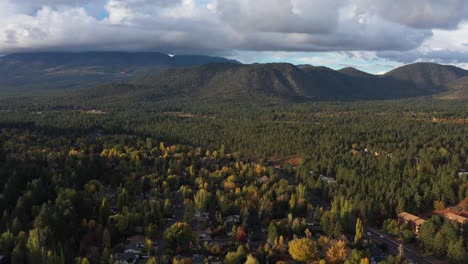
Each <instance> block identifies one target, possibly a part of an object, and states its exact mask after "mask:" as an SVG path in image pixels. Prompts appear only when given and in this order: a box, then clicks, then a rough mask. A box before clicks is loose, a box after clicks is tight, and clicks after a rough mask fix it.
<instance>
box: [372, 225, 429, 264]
mask: <svg viewBox="0 0 468 264" xmlns="http://www.w3.org/2000/svg"><path fill="white" fill-rule="evenodd" d="M364 232H365V233H366V235H367V233H369V234H371V235H370V236H368V237H369V238H370V239H372V240H374V241H376V242H378V243H383V244H385V245H387V247H388V250H389V251H390V253H392V254H393V255H398V253H399V252H398V246H399V244H398V242H396V241H395V240H393V239H391V238H388V237H387V236H386V235H385V234H383V233H381V232H379V231H378V230H376V229H373V228H370V227H364ZM404 251H405V257H406V259H408V260H410V261H412V262H413V263H426V264H432V262H431V261H430V260H428V259H427V258H425V257H423V256H421V255H419V254H418V253H416V252H414V251H413V250H411V249H409V248H407V247H404Z"/></svg>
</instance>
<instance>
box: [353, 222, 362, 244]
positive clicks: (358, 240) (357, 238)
mask: <svg viewBox="0 0 468 264" xmlns="http://www.w3.org/2000/svg"><path fill="white" fill-rule="evenodd" d="M363 235H364V227H363V226H362V222H361V218H358V219H357V222H356V235H355V236H354V243H356V244H357V243H361V240H362V237H363Z"/></svg>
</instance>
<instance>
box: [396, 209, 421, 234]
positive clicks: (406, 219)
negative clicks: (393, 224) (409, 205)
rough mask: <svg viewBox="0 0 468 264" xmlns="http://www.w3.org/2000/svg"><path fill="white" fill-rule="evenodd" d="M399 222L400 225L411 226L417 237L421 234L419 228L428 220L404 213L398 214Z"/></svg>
mask: <svg viewBox="0 0 468 264" xmlns="http://www.w3.org/2000/svg"><path fill="white" fill-rule="evenodd" d="M398 222H399V223H400V224H407V225H409V226H411V227H412V228H413V232H414V233H415V234H416V235H417V234H418V232H419V227H420V226H421V225H422V224H424V222H426V220H424V219H422V218H420V217H419V216H416V215H412V214H410V213H406V212H403V213H400V214H398Z"/></svg>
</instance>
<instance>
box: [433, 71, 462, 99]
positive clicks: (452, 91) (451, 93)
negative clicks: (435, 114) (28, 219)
mask: <svg viewBox="0 0 468 264" xmlns="http://www.w3.org/2000/svg"><path fill="white" fill-rule="evenodd" d="M447 87H448V91H447V92H445V93H442V94H440V95H438V96H437V98H440V99H451V100H468V76H466V77H463V78H460V79H457V80H455V81H453V82H451V83H449V84H448V85H447Z"/></svg>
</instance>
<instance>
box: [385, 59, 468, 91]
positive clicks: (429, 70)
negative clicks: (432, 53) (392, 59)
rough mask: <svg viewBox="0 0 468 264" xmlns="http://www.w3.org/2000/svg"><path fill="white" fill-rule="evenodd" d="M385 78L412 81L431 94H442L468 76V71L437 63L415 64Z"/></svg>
mask: <svg viewBox="0 0 468 264" xmlns="http://www.w3.org/2000/svg"><path fill="white" fill-rule="evenodd" d="M384 76H386V77H392V78H394V79H396V80H401V81H410V82H413V83H415V84H417V85H418V86H420V87H421V88H423V89H425V90H427V91H430V92H442V91H445V90H447V89H449V88H450V87H449V86H448V84H450V83H451V82H454V81H455V80H457V79H460V78H462V77H465V76H468V71H467V70H464V69H461V68H457V67H455V66H451V65H440V64H435V63H414V64H409V65H405V66H402V67H399V68H397V69H395V70H393V71H390V72H388V73H386V74H385V75H384Z"/></svg>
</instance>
